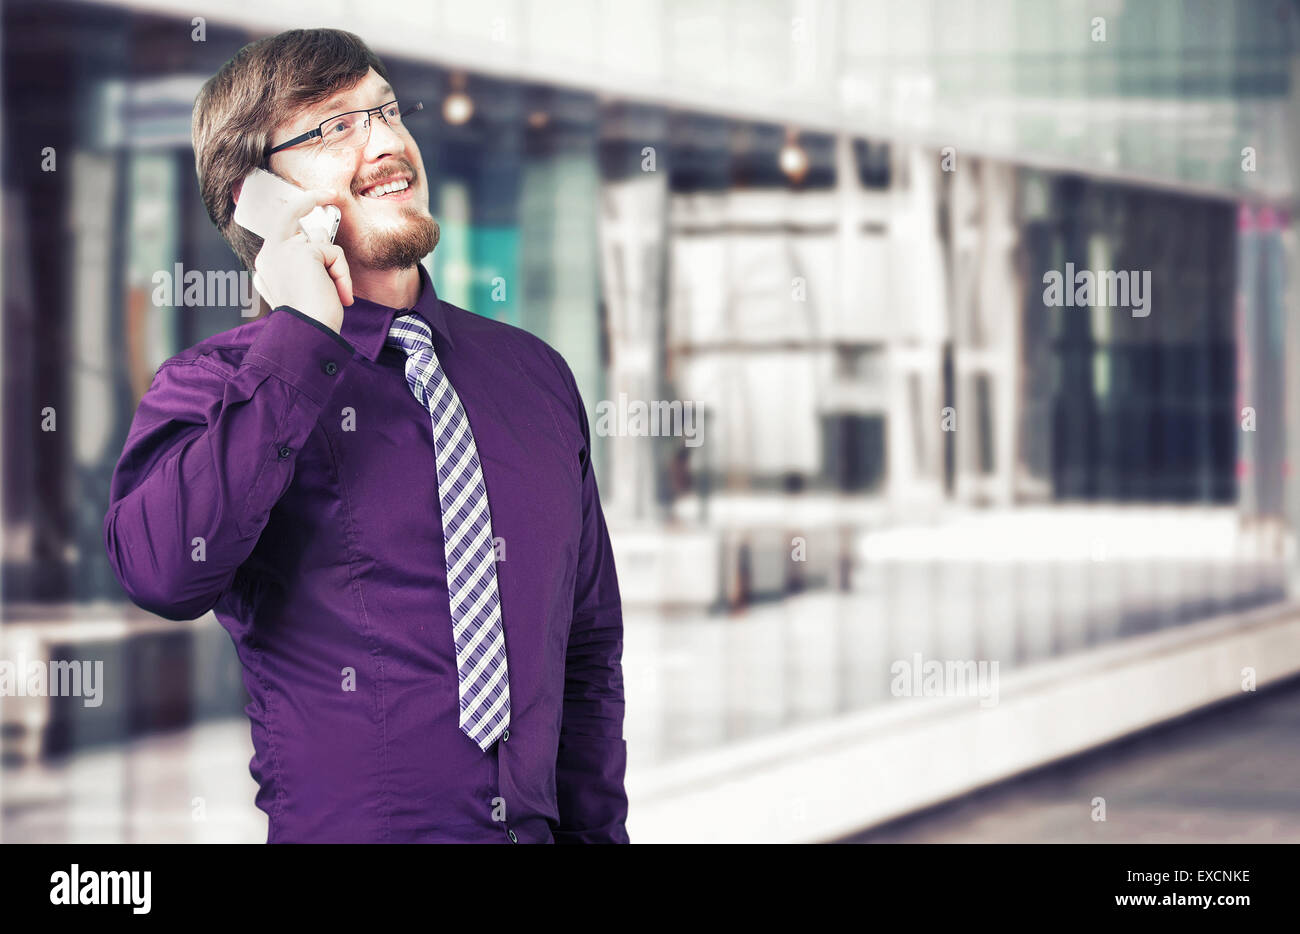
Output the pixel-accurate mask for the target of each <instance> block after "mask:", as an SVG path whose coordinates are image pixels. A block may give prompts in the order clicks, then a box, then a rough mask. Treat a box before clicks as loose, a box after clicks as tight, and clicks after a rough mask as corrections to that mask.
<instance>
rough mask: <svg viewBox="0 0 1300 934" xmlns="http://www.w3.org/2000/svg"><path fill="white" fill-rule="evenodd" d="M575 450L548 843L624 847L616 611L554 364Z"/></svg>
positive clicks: (613, 584) (585, 431) (586, 453)
mask: <svg viewBox="0 0 1300 934" xmlns="http://www.w3.org/2000/svg"><path fill="white" fill-rule="evenodd" d="M561 370H562V372H563V374H564V376H565V378H566V381H567V383H568V386H569V391H570V393H571V396H572V399H573V404H574V406H575V408H576V414H577V419H578V421H579V423H580V424H581V427H582V442H583V448H582V450H581V451H580V452H577V457H578V459H579V464H580V471H581V479H582V517H583V518H582V540H581V543H580V547H579V553H578V571H577V577H576V580H575V584H574V593H573V622H572V626H571V628H570V630H569V642H568V648H567V651H566V654H565V676H564V715H563V719H562V721H561V728H560V746H559V755H558V759H557V762H556V792H557V796H558V805H559V812H560V822H559V827H558V828H557V829H556V830H555V831H554V834H553V836H554V838H555V842H556V843H628V842H630V841H629V840H628V835H627V829H626V827H625V823H626V820H627V810H628V804H627V792H626V791H625V789H624V775H625V772H626V769H627V743H626V742H625V741H624V739H623V712H624V702H623V667H622V656H623V606H622V600H621V598H620V596H619V589H618V575H617V573H616V572H615V569H614V555H613V550H612V548H611V546H610V540H609V531H608V529H607V528H606V525H605V516H604V513H603V511H602V510H601V506H600V494H599V491H598V489H597V486H596V472H595V470H594V469H593V468H592V465H591V454H590V444H591V435H590V429H589V427H588V424H587V414H586V409H585V407H584V406H583V404H582V397H581V395H580V393H579V392H578V388H577V385H576V383H575V382H574V380H573V374H572V372H571V371H570V370H569V368H568V366H567V364H563V363H561Z"/></svg>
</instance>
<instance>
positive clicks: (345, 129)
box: [266, 100, 424, 159]
mask: <svg viewBox="0 0 1300 934" xmlns="http://www.w3.org/2000/svg"><path fill="white" fill-rule="evenodd" d="M423 109H424V104H422V103H420V102H419V101H416V102H415V103H414V104H412V105H411V106H410V107H407V108H406V109H405V110H403V109H402V108H401V106H400V105H399V104H398V103H397V101H395V100H392V101H389V102H388V103H387V104H384V105H383V106H382V107H371V108H370V109H369V110H349V111H348V112H347V113H343V114H339V115H338V116H337V117H330V118H329V119H328V120H326V121H324V122H323V123H322V124H321V125H320V126H318V127H317V128H316V129H314V130H311V131H310V132H307V133H303V134H302V135H301V136H295V137H294V138H293V139H291V140H289V141H287V142H284V143H281V144H280V145H279V146H276V147H275V148H274V149H270V150H268V151H267V153H266V157H267V158H268V159H269V158H270V157H271V156H273V155H275V154H276V153H277V152H279V151H280V150H281V149H288V148H289V147H290V146H297V145H298V144H299V143H305V142H307V140H309V139H315V138H316V137H317V136H319V137H320V138H321V142H322V144H323V145H324V147H325V148H326V149H328V150H330V151H331V152H337V151H339V150H344V149H359V148H361V147H362V146H364V145H365V144H366V143H368V142H369V141H370V115H371V114H373V113H377V114H379V116H380V117H382V118H383V120H384V122H385V123H387V124H388V125H389V126H390V127H399V126H401V125H402V119H403V118H404V117H407V116H410V115H411V114H413V113H415V112H416V111H417V110H423Z"/></svg>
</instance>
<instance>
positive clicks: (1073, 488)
mask: <svg viewBox="0 0 1300 934" xmlns="http://www.w3.org/2000/svg"><path fill="white" fill-rule="evenodd" d="M306 26H337V27H340V28H345V29H349V30H352V31H354V32H356V33H358V34H359V35H360V36H361V37H362V38H363V39H365V40H366V41H367V42H368V43H369V44H370V45H371V46H372V48H374V49H375V50H376V51H377V52H378V53H379V54H380V55H381V57H382V58H383V59H384V61H385V64H386V65H387V66H388V69H389V71H390V74H391V75H392V77H393V84H394V86H395V87H396V88H397V90H398V93H399V95H400V96H401V97H402V98H403V99H404V100H411V101H414V100H422V101H423V102H424V103H425V109H424V111H423V112H422V113H421V114H418V115H416V116H413V117H412V118H410V120H409V122H408V126H409V129H410V131H411V132H412V133H413V134H414V136H415V138H416V140H417V141H418V143H419V145H420V148H421V150H422V151H423V153H424V156H425V161H426V165H425V168H426V171H427V173H428V176H429V180H430V183H431V203H430V209H431V210H432V212H433V213H434V216H435V217H436V218H437V219H438V221H439V223H440V225H441V229H442V239H441V243H440V244H439V246H438V248H437V250H436V251H435V253H434V254H432V255H431V256H430V257H428V258H427V259H426V263H427V264H428V268H429V270H430V272H431V273H432V275H433V278H434V282H435V284H436V285H437V288H438V291H439V294H440V296H441V297H443V298H445V299H447V300H449V301H451V302H453V303H455V304H458V305H460V306H462V307H464V308H467V309H470V310H471V311H473V312H475V313H478V314H482V315H488V316H491V317H494V318H499V319H501V320H504V321H508V322H510V323H512V324H516V325H519V326H521V327H524V328H526V329H528V330H530V331H532V332H534V333H536V334H537V335H539V336H541V337H542V338H544V339H545V340H547V341H548V342H550V343H551V344H552V346H554V347H555V348H556V349H558V350H559V351H560V352H561V353H562V354H563V355H564V356H565V358H566V359H567V360H568V361H569V363H570V365H571V366H572V368H573V370H574V372H575V374H576V376H577V379H578V383H579V386H580V389H581V391H582V393H583V396H584V399H585V401H586V402H587V404H588V406H589V408H590V410H591V411H590V414H591V416H592V420H593V425H596V411H595V410H596V406H597V405H598V404H600V403H601V402H602V401H605V402H607V403H610V404H614V405H615V406H617V405H619V404H620V400H624V401H628V402H642V403H649V402H654V401H676V402H682V403H685V404H687V406H688V408H690V409H691V410H692V411H693V412H695V413H697V414H698V416H699V421H698V423H697V424H696V426H695V430H696V431H697V432H698V434H697V435H696V436H695V437H694V438H690V437H686V436H685V432H684V431H683V432H679V433H677V434H675V435H673V434H667V435H659V436H645V435H641V434H632V433H631V432H629V431H627V430H623V431H621V432H620V431H619V430H614V431H612V432H602V431H599V430H596V431H594V434H595V437H594V438H593V449H594V450H593V458H594V462H595V464H596V469H597V475H598V477H599V479H600V485H601V492H602V499H603V505H604V509H605V513H606V519H607V522H608V524H609V527H610V533H611V536H612V538H613V541H614V545H615V554H616V560H617V566H618V571H619V577H620V581H621V584H622V590H623V601H624V617H625V627H626V633H625V635H626V639H625V650H624V657H623V664H624V675H625V681H626V692H627V694H626V697H627V719H626V724H625V734H624V735H625V737H626V739H627V742H628V751H629V762H628V775H627V786H628V792H629V797H630V805H631V812H630V817H629V821H628V831H629V834H630V836H631V838H632V839H633V841H634V842H655V841H678V840H682V841H706V840H726V841H746V840H749V841H788V842H824V841H834V840H860V841H874V840H956V841H961V840H969V841H976V840H981V841H983V840H1019V841H1031V840H1032V841H1045V842H1066V841H1081V840H1087V841H1098V842H1100V841H1119V840H1125V841H1134V840H1147V841H1176V842H1192V841H1202V840H1213V841H1245V840H1256V841H1267V840H1290V841H1292V842H1295V841H1297V840H1300V805H1298V804H1297V800H1298V799H1297V788H1296V782H1295V776H1296V775H1297V774H1300V743H1297V740H1300V681H1298V680H1297V677H1296V676H1297V673H1300V606H1297V604H1296V603H1295V600H1296V595H1297V582H1298V580H1300V577H1298V576H1297V573H1296V572H1297V552H1296V544H1295V533H1296V528H1297V522H1298V521H1300V489H1298V488H1297V477H1296V474H1295V470H1294V469H1293V468H1292V467H1291V465H1293V464H1297V463H1300V459H1298V458H1300V378H1298V374H1300V368H1297V366H1296V364H1297V363H1300V327H1297V325H1300V286H1298V283H1300V252H1298V248H1297V242H1296V207H1297V181H1298V179H1297V173H1298V172H1300V3H1298V2H1296V0H1222V2H1219V0H1187V2H1179V0H983V2H979V3H972V2H966V0H898V2H894V0H746V2H739V0H619V2H600V0H547V2H544V3H543V2H529V0H474V2H462V0H432V2H418V3H417V2H410V3H400V2H399V3H389V4H385V5H383V6H382V8H377V7H375V6H374V5H373V4H363V3H359V2H354V0H314V2H311V3H304V2H299V0H264V2H261V3H258V4H234V3H230V4H222V3H207V2H202V0H197V2H196V0H185V2H179V0H148V2H138V3H123V2H95V3H75V4H74V3H62V2H54V0H39V2H30V0H4V3H3V20H2V22H0V29H2V30H3V35H2V41H3V50H4V51H3V73H4V74H3V100H2V105H3V121H2V123H0V133H2V134H3V144H2V145H3V165H2V174H3V190H2V191H0V198H2V206H0V212H2V213H0V217H2V219H3V246H4V249H3V265H2V267H0V275H2V276H3V280H2V281H3V295H4V319H3V331H2V334H0V340H2V341H3V346H2V349H0V360H2V361H3V363H2V364H0V366H2V368H3V381H2V389H0V391H2V393H3V396H2V398H0V417H2V420H3V426H2V434H0V443H2V444H3V454H2V457H0V468H2V469H3V500H2V505H3V526H2V534H3V576H2V578H0V588H2V591H0V613H2V614H3V623H2V624H0V661H3V660H9V661H13V662H16V661H18V660H20V659H27V660H31V659H40V660H78V659H95V660H101V661H102V662H103V685H104V691H103V695H102V703H101V704H99V706H95V707H88V706H86V705H85V704H84V703H83V698H79V697H32V696H14V695H15V694H16V691H10V692H9V693H10V696H3V697H0V719H2V721H3V746H2V752H3V770H0V839H3V840H4V841H5V842H27V841H42V842H47V841H56V842H59V841H61V842H92V841H93V842H101V841H103V842H108V841H132V842H139V841H173V840H174V841H241V842H263V841H264V840H265V839H266V820H265V815H264V814H262V812H260V811H258V810H257V809H256V808H255V807H254V805H253V795H254V792H255V786H254V784H253V781H252V778H251V777H250V775H249V772H248V761H249V758H250V757H251V755H252V746H251V741H250V736H249V727H248V722H247V719H246V718H245V716H244V714H243V712H242V711H243V705H244V703H245V702H246V697H245V695H244V693H243V687H242V684H241V681H240V675H239V667H238V661H237V659H236V657H235V654H234V650H233V646H232V645H231V642H230V638H229V636H228V635H227V634H226V633H225V631H224V630H223V629H222V628H221V627H220V625H219V624H218V623H217V622H216V620H215V618H214V617H213V616H212V615H211V614H208V615H206V616H205V617H203V618H201V619H198V620H194V621H192V622H187V623H176V622H171V621H167V620H163V619H161V618H158V617H154V616H151V615H150V614H148V613H146V612H144V611H142V610H139V609H138V608H136V607H134V606H133V605H131V604H130V603H129V602H128V601H127V599H126V597H125V595H124V594H123V592H122V591H121V589H120V587H119V586H118V584H117V583H116V581H115V579H114V577H113V575H112V573H111V570H110V567H109V564H108V560H107V556H106V554H105V552H104V546H103V542H102V523H103V518H104V515H105V512H106V511H107V506H108V502H107V497H108V486H109V478H110V476H111V473H112V470H113V467H114V465H115V463H116V461H117V458H118V456H119V454H120V453H121V449H122V443H123V440H124V439H125V436H126V432H127V429H128V427H129V424H130V421H131V418H132V416H133V414H134V411H135V408H136V405H137V403H138V401H139V398H140V396H141V395H142V394H143V392H144V391H145V389H146V388H147V387H148V385H149V383H150V380H151V379H152V376H153V373H154V371H155V370H156V369H157V367H158V366H159V365H160V364H161V363H162V362H163V361H164V360H166V359H167V358H168V357H170V356H172V355H173V354H175V353H177V352H179V351H180V350H182V349H184V348H186V347H189V346H191V345H192V344H194V343H195V342H197V341H199V340H201V339H203V338H205V337H207V336H209V335H212V334H215V333H218V332H220V331H224V330H227V329H229V328H232V327H236V326H238V325H239V324H241V323H244V322H245V321H246V320H248V319H247V318H245V317H242V316H241V309H240V307H239V305H238V302H237V301H236V300H234V299H232V301H231V302H230V304H229V305H227V306H223V307H191V306H186V307H173V306H172V305H171V304H169V303H168V301H167V300H161V301H160V300H159V299H158V298H157V297H156V296H155V288H156V281H155V278H154V277H155V275H156V274H158V273H160V272H163V271H166V272H170V271H172V270H173V269H174V268H175V264H181V266H182V267H183V268H184V269H187V270H189V269H199V270H237V269H238V268H239V266H238V263H237V261H236V259H235V257H234V255H233V253H232V252H231V251H230V250H229V248H228V247H227V246H226V245H225V243H224V242H223V241H222V240H221V238H220V237H219V235H218V234H217V232H216V231H215V229H214V228H213V227H212V225H211V223H210V222H209V220H208V218H207V215H206V213H205V211H204V209H203V205H202V203H201V201H200V199H199V193H198V187H197V182H196V180H195V174H194V159H193V153H192V150H191V144H190V117H191V110H192V106H193V102H194V96H195V94H196V93H197V91H198V89H199V87H200V86H201V84H202V83H203V81H205V80H206V79H207V78H208V77H209V76H210V75H212V74H213V73H214V72H215V71H216V70H217V69H218V68H219V67H220V66H221V64H222V63H224V62H225V61H226V60H227V59H229V58H230V57H231V56H232V55H233V54H234V53H235V52H236V51H237V50H238V49H239V48H240V47H242V46H243V45H245V44H246V43H248V42H250V41H252V40H253V39H256V38H259V37H261V36H263V35H267V34H271V33H274V32H278V31H280V30H282V29H288V28H297V27H306ZM1067 264H1072V265H1069V266H1067ZM1085 269H1086V270H1094V271H1098V272H1100V273H1102V274H1103V275H1104V274H1106V273H1109V272H1117V273H1121V274H1122V275H1128V274H1129V273H1131V274H1132V277H1133V278H1132V280H1131V281H1132V283H1133V284H1134V285H1135V286H1137V285H1139V284H1140V283H1143V282H1145V283H1147V285H1146V290H1145V292H1144V293H1143V301H1145V302H1146V303H1147V304H1146V305H1145V308H1144V311H1145V314H1143V313H1141V312H1140V311H1139V310H1138V309H1137V308H1133V309H1130V308H1129V307H1107V306H1106V305H1105V304H1098V305H1091V306H1083V307H1080V306H1071V305H1066V306H1061V305H1059V304H1053V303H1052V302H1051V301H1050V299H1049V298H1048V296H1047V294H1046V293H1045V284H1044V283H1045V278H1044V277H1045V275H1046V274H1048V273H1050V272H1052V271H1057V272H1059V273H1060V274H1061V275H1063V276H1070V275H1072V273H1071V272H1069V271H1068V270H1085ZM1068 281H1069V280H1068V279H1067V282H1068ZM502 283H504V286H505V288H504V289H501V288H500V287H499V286H500V285H501V284H502ZM1067 291H1069V286H1068V285H1067ZM1131 297H1135V296H1131ZM1131 304H1133V305H1137V304H1138V302H1137V301H1133V302H1131ZM70 364H72V365H70ZM617 427H618V426H617V425H616V428H617ZM687 427H689V425H688V426H687Z"/></svg>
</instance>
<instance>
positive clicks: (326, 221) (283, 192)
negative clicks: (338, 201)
mask: <svg viewBox="0 0 1300 934" xmlns="http://www.w3.org/2000/svg"><path fill="white" fill-rule="evenodd" d="M300 194H302V189H301V188H299V187H298V186H297V185H295V184H293V183H292V182H287V181H285V180H284V179H282V178H281V177H280V176H278V175H274V174H272V173H271V172H267V171H265V170H263V169H253V171H252V172H251V173H250V174H249V175H248V177H247V178H245V179H244V185H243V187H242V188H241V189H240V190H239V200H238V201H236V202H235V223H236V224H238V225H239V226H240V227H243V228H244V229H245V230H249V231H252V232H253V233H255V234H257V235H258V236H259V237H261V238H262V239H263V240H265V239H266V235H267V231H269V230H271V229H272V224H273V223H274V222H275V220H276V219H277V218H278V217H281V216H283V214H284V210H285V208H286V207H288V204H289V201H290V200H291V199H292V198H295V197H297V196H298V195H300ZM341 217H342V214H341V213H340V212H339V209H338V208H336V207H335V206H334V205H332V204H325V205H320V204H318V205H316V207H314V208H312V209H311V212H310V213H309V214H307V215H306V216H304V217H301V218H299V220H298V226H299V227H301V228H302V230H303V233H305V234H307V238H308V239H309V240H327V241H329V242H330V243H333V242H334V235H335V234H336V233H338V230H339V220H340V218H341Z"/></svg>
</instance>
